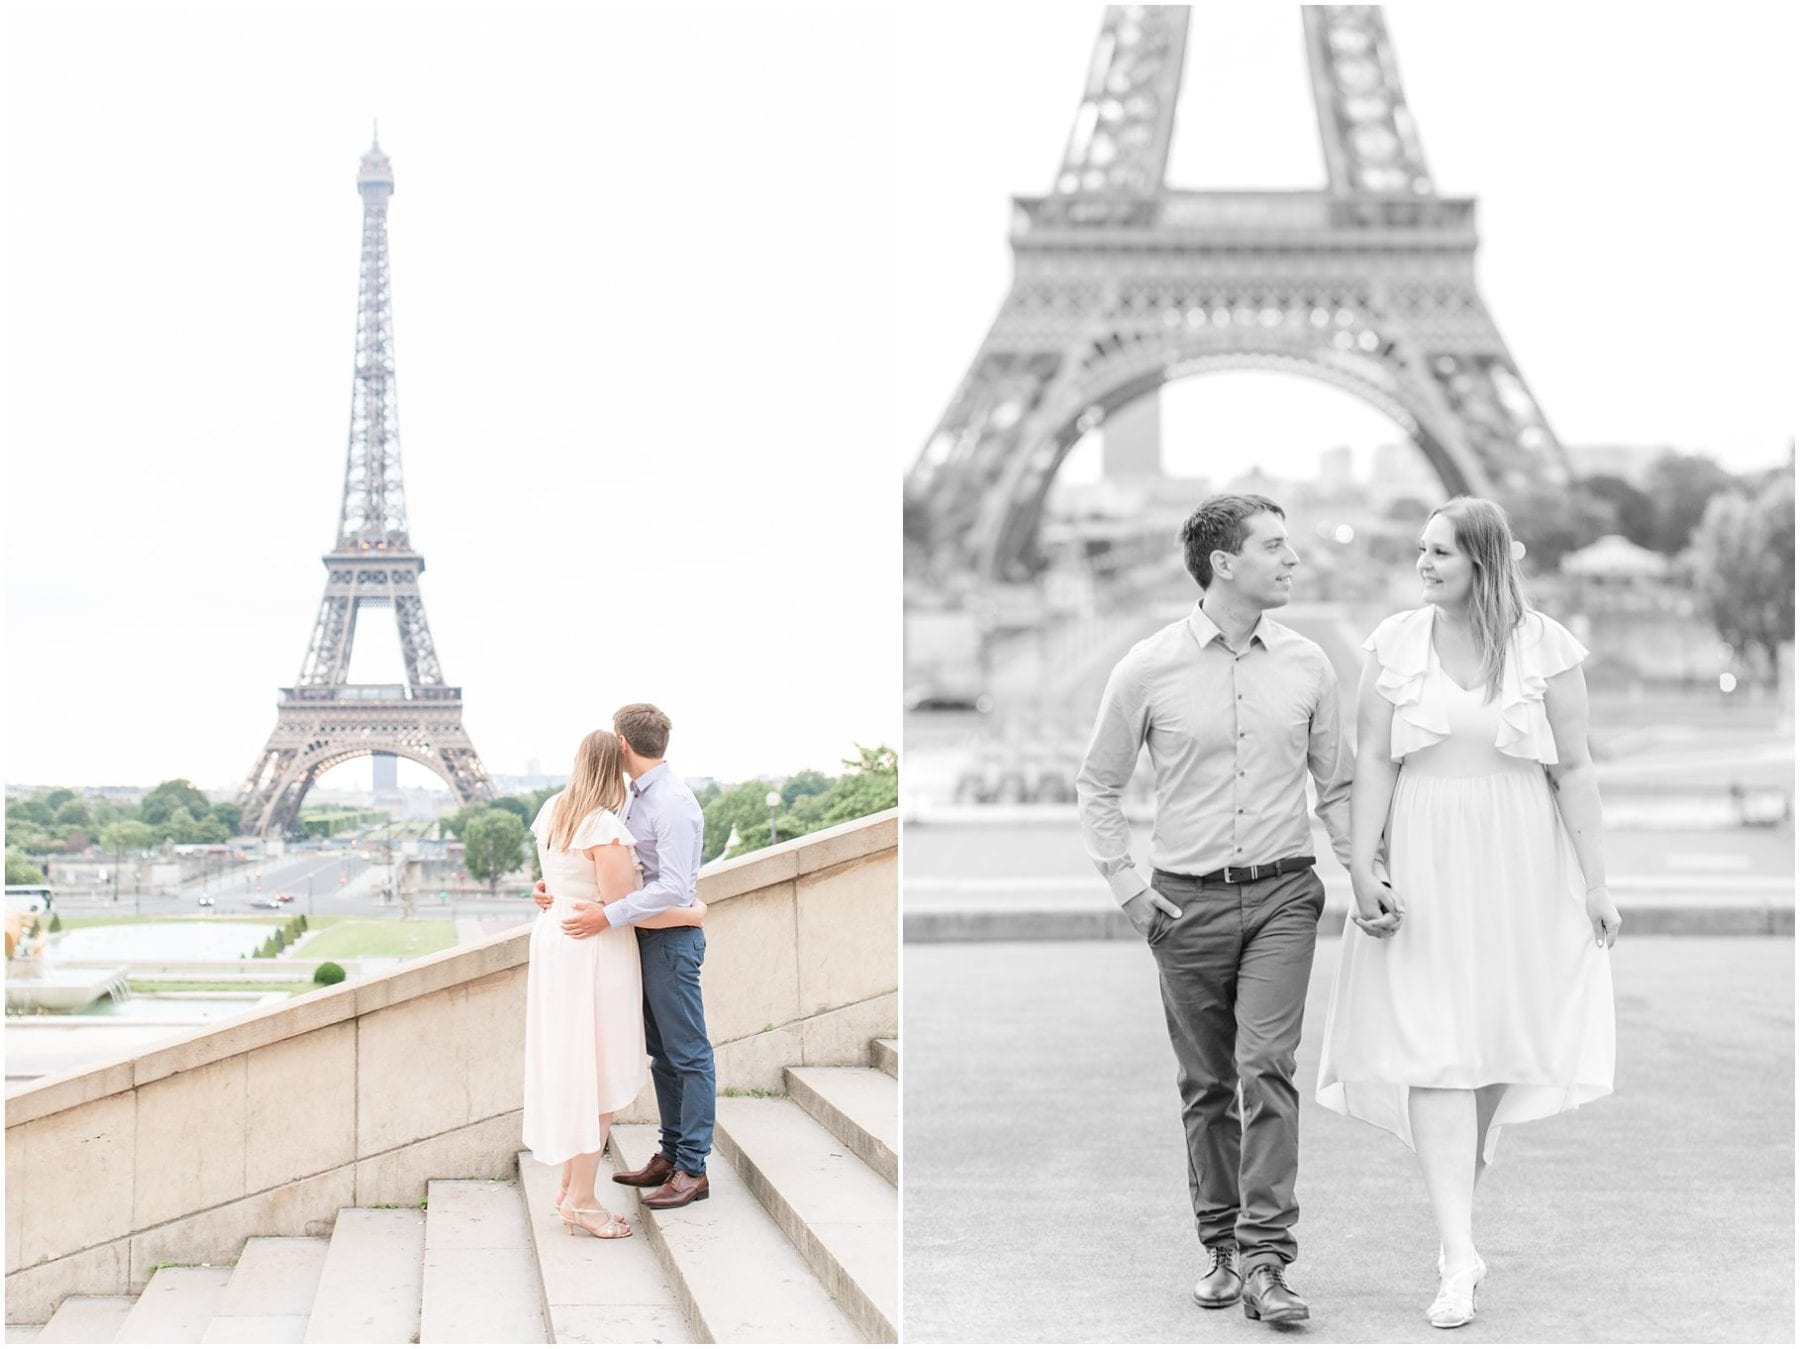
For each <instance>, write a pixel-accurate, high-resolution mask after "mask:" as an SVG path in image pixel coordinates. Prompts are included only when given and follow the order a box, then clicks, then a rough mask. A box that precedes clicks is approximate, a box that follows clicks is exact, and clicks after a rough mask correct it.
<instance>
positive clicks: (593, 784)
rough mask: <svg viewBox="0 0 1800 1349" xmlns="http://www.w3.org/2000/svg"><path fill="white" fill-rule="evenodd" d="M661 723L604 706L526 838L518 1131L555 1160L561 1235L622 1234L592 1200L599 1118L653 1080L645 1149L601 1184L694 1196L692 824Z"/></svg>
mask: <svg viewBox="0 0 1800 1349" xmlns="http://www.w3.org/2000/svg"><path fill="white" fill-rule="evenodd" d="M669 730H670V722H669V718H668V717H667V716H666V715H665V714H664V713H663V712H662V711H660V710H659V709H658V708H656V707H653V706H652V705H650V704H649V703H632V704H630V705H628V706H626V707H622V708H620V709H619V710H618V712H617V713H615V714H614V716H613V725H612V729H610V730H599V731H593V732H591V733H590V734H589V735H588V736H587V737H586V738H585V739H583V740H582V742H581V747H580V749H579V750H577V752H576V756H575V766H574V770H573V771H572V772H571V773H570V775H569V783H568V786H566V787H565V788H564V789H563V790H562V791H560V792H558V793H557V794H556V795H555V796H552V797H551V798H550V799H549V800H547V801H545V802H544V805H543V808H542V809H541V810H539V811H538V816H537V819H536V821H535V822H534V823H533V824H532V827H531V832H532V835H533V836H534V838H535V839H536V842H537V849H538V859H539V862H540V864H541V870H542V872H543V879H542V880H541V881H539V882H538V885H537V890H536V893H535V894H534V896H533V898H535V899H536V901H537V903H538V907H539V908H540V909H542V910H543V912H542V913H540V914H539V915H538V918H537V922H536V924H535V926H534V927H533V928H532V932H531V959H530V965H529V967H528V975H527V983H526V995H525V997H526V1008H525V1117H524V1127H523V1136H524V1142H525V1146H526V1147H528V1148H530V1149H531V1151H532V1154H533V1155H534V1156H535V1157H536V1158H537V1160H538V1161H540V1162H543V1163H545V1164H547V1165H550V1166H561V1168H562V1179H561V1183H560V1184H559V1185H558V1187H557V1191H556V1209H557V1214H558V1216H559V1217H561V1218H562V1220H563V1223H564V1225H565V1227H566V1228H567V1230H568V1232H569V1233H570V1234H575V1233H577V1232H585V1233H587V1234H588V1235H589V1236H595V1237H602V1238H615V1237H628V1236H630V1235H631V1226H630V1224H629V1223H628V1222H627V1221H626V1219H625V1218H624V1217H622V1216H619V1215H616V1214H613V1213H610V1212H608V1211H607V1209H606V1208H605V1206H604V1205H602V1204H601V1203H600V1202H599V1199H598V1197H597V1196H596V1194H595V1188H594V1187H595V1181H596V1179H597V1176H598V1172H599V1168H600V1159H601V1153H602V1151H603V1150H604V1149H605V1147H606V1137H607V1132H608V1130H609V1129H610V1128H611V1127H612V1120H613V1115H614V1114H615V1113H616V1112H617V1111H619V1110H622V1109H624V1108H625V1107H626V1106H628V1105H630V1104H631V1102H632V1101H634V1100H636V1099H637V1095H638V1093H639V1092H640V1091H641V1090H643V1086H644V1077H645V1066H644V1065H645V1054H646V1052H648V1054H649V1062H650V1067H649V1074H650V1076H651V1077H652V1078H653V1079H654V1080H655V1083H656V1106H657V1113H658V1115H659V1116H660V1118H661V1121H662V1138H661V1146H660V1148H659V1149H658V1151H657V1153H656V1155H655V1156H653V1157H652V1158H651V1159H650V1161H649V1164H648V1165H646V1166H645V1167H643V1168H642V1169H641V1170H638V1171H629V1172H619V1173H615V1174H614V1175H613V1180H614V1181H616V1182H618V1183H619V1184H621V1185H634V1186H638V1187H640V1188H642V1189H644V1190H645V1191H647V1193H645V1194H644V1196H643V1199H642V1200H641V1201H640V1202H642V1203H643V1205H644V1206H645V1207H647V1208H680V1207H682V1206H683V1205H686V1204H691V1203H694V1202H695V1201H697V1200H701V1199H705V1198H706V1196H707V1180H706V1158H707V1154H708V1153H709V1152H710V1151H711V1149H712V1133H713V1115H714V1110H715V1103H714V1072H713V1051H712V1042H711V1040H710V1039H708V1037H707V1034H706V1017H705V1012H704V1009H703V1007H702V1005H701V999H700V966H701V963H702V961H703V960H704V959H705V956H706V937H705V935H704V933H703V931H702V929H701V926H700V925H701V923H702V922H703V921H704V919H705V917H706V906H705V905H704V904H703V903H701V902H700V901H699V899H698V898H697V897H696V895H695V885H696V882H697V881H698V879H699V875H700V851H701V837H702V834H703V832H704V820H703V819H702V816H701V813H700V804H699V802H698V801H696V800H695V799H694V794H693V792H691V791H690V790H688V787H687V784H686V783H684V782H683V781H682V780H681V779H680V778H678V777H676V776H675V774H674V772H673V771H672V770H671V769H670V767H669V765H668V764H667V763H665V762H664V761H663V754H664V752H665V751H666V750H667V748H668V743H669Z"/></svg>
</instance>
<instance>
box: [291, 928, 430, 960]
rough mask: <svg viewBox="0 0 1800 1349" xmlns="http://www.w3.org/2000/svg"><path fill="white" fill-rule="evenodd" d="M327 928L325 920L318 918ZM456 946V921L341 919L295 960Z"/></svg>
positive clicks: (418, 951)
mask: <svg viewBox="0 0 1800 1349" xmlns="http://www.w3.org/2000/svg"><path fill="white" fill-rule="evenodd" d="M314 926H315V927H324V926H325V920H324V919H322V918H321V919H316V920H314ZM454 945H456V924H455V923H453V922H451V921H450V920H449V919H446V918H435V919H434V918H426V919H414V920H413V921H412V922H407V921H405V920H404V919H400V918H341V919H340V920H338V921H337V922H334V923H332V924H331V925H330V926H329V928H328V929H327V930H325V931H322V932H320V933H319V935H318V936H317V937H316V938H314V939H313V940H312V941H309V942H307V943H306V945H304V946H302V947H301V948H300V949H299V950H298V951H296V952H294V953H293V955H292V957H291V958H292V959H294V960H344V959H348V958H352V957H355V956H400V957H401V958H403V959H405V958H410V957H412V956H426V955H430V954H431V953H432V952H433V951H442V950H443V949H444V948H445V947H448V946H454Z"/></svg>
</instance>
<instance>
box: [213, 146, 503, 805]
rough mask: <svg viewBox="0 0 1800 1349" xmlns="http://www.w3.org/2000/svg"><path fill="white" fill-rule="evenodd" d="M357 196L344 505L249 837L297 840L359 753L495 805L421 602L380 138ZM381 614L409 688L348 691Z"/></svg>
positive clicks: (243, 797) (244, 796) (387, 184)
mask: <svg viewBox="0 0 1800 1349" xmlns="http://www.w3.org/2000/svg"><path fill="white" fill-rule="evenodd" d="M356 190H357V192H358V193H359V194H360V195H361V197H362V201H363V232H362V265H361V279H360V283H359V287H358V295H357V306H356V373H355V379H354V383H353V385H352V392H351V398H350V448H349V454H348V457H347V460H346V463H345V467H344V501H343V506H342V508H341V510H340V512H339V514H338V535H337V545H336V547H334V548H333V549H332V550H331V551H330V552H329V553H327V554H325V570H326V576H327V579H326V582H325V598H324V602H323V603H322V604H320V606H319V619H318V622H317V623H316V624H315V625H314V627H313V634H312V641H311V643H310V644H309V645H308V646H307V650H306V660H305V663H304V664H303V665H302V667H301V670H300V679H299V682H298V683H297V684H296V685H295V686H294V687H293V688H287V689H282V690H281V701H280V702H279V704H278V705H277V707H278V710H277V714H276V720H275V731H274V733H273V734H272V735H270V737H269V741H268V744H266V745H265V746H264V747H263V751H262V753H261V754H260V755H259V756H258V757H257V760H256V764H255V766H254V767H253V768H252V770H251V772H250V776H249V777H248V778H247V779H246V780H245V782H244V786H243V789H242V790H241V792H240V793H239V796H238V804H239V805H240V806H242V807H243V820H244V827H245V828H246V829H247V830H250V831H252V832H256V833H261V834H270V833H280V832H286V831H288V830H290V829H292V828H293V827H294V826H295V824H296V823H297V821H298V819H299V815H300V803H301V802H302V801H303V800H304V799H305V797H306V794H307V792H308V791H309V790H311V788H312V785H313V783H314V782H315V781H316V780H317V779H318V776H319V774H321V773H323V772H325V771H326V770H328V769H330V768H333V767H335V766H336V765H338V764H340V763H343V762H344V761H346V760H348V759H353V758H356V757H357V756H359V755H365V754H392V755H397V756H399V757H401V758H406V759H411V760H413V761H414V762H415V763H420V764H423V765H424V766H425V767H427V768H429V769H431V770H432V771H433V772H435V773H437V774H438V776H439V777H441V778H443V779H444V781H445V782H446V783H448V784H449V785H450V788H451V790H452V791H454V792H455V793H456V796H457V799H458V800H459V801H462V802H464V803H465V804H466V803H468V802H470V801H477V800H491V799H492V798H493V795H494V788H493V784H492V783H491V782H490V781H489V779H488V775H487V770H486V769H484V768H483V767H482V766H481V757H480V756H479V755H478V754H476V752H475V746H474V743H473V742H472V741H471V740H470V739H469V733H468V731H467V730H466V729H464V727H463V719H462V690H461V689H460V688H457V687H456V686H454V685H451V684H446V683H445V682H444V675H443V671H442V669H441V668H440V667H439V665H438V655H437V648H436V647H435V646H434V645H433V644H432V640H431V628H430V625H429V624H428V623H427V622H426V620H425V601H424V599H423V597H422V596H421V595H420V593H419V576H420V573H422V572H423V571H424V570H425V559H424V557H423V556H421V555H420V553H419V552H418V550H417V549H415V548H414V547H413V545H412V540H411V537H410V536H409V534H408V532H407V523H406V492H405V487H404V485H403V483H402V481H401V477H400V424H399V416H398V403H397V401H396V397H395V382H394V324H393V305H392V296H391V292H390V287H389V277H388V237H387V207H388V198H389V197H391V196H392V195H393V193H394V174H393V169H392V167H391V165H390V164H389V163H388V158H387V155H386V154H384V153H383V152H382V149H381V145H380V142H379V140H377V141H376V143H375V144H373V145H372V146H371V147H370V148H369V151H368V153H367V154H365V155H364V156H363V157H362V164H361V167H360V169H359V170H358V172H357V175H356ZM375 608H385V609H391V610H392V611H393V614H394V618H395V621H396V623H397V624H398V626H399V630H400V650H401V653H402V656H403V657H404V659H405V662H406V683H404V684H352V683H350V682H349V671H350V651H351V647H352V645H353V643H354V642H355V639H356V620H357V616H358V614H359V613H360V612H361V611H362V610H363V609H375Z"/></svg>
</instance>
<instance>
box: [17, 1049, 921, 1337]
mask: <svg viewBox="0 0 1800 1349" xmlns="http://www.w3.org/2000/svg"><path fill="white" fill-rule="evenodd" d="M870 1063H871V1066H870V1067H868V1068H789V1069H787V1070H786V1082H787V1088H788V1095H787V1096H786V1097H747V1096H724V1097H721V1098H720V1099H719V1114H718V1127H717V1132H716V1134H715V1138H714V1151H713V1155H712V1158H711V1159H710V1161H709V1163H708V1167H707V1175H708V1179H709V1181H710V1185H711V1194H710V1196H709V1197H708V1198H707V1200H706V1201H704V1202H702V1203H698V1204H690V1205H688V1206H687V1207H686V1208H682V1209H676V1210H672V1211H666V1212H661V1213H658V1212H654V1211H651V1210H646V1209H640V1208H639V1206H638V1202H637V1201H638V1192H637V1191H636V1190H630V1189H626V1188H624V1187H621V1186H616V1185H613V1184H611V1183H610V1182H609V1181H605V1180H603V1181H602V1184H601V1187H600V1202H601V1203H603V1204H605V1205H606V1206H607V1207H608V1208H610V1209H613V1210H614V1211H615V1212H620V1213H623V1214H625V1215H627V1216H628V1217H629V1218H630V1219H631V1223H632V1227H633V1229H634V1235H633V1236H632V1237H631V1238H630V1239H629V1240H624V1241H599V1240H594V1239H592V1238H589V1237H584V1236H580V1235H576V1236H570V1235H568V1234H567V1232H566V1231H565V1230H564V1228H563V1224H562V1221H561V1219H559V1218H558V1217H557V1216H556V1213H555V1211H554V1209H553V1208H552V1205H551V1200H552V1198H553V1197H554V1194H555V1190H556V1173H555V1171H554V1169H553V1168H550V1167H546V1166H541V1165H539V1164H538V1163H537V1162H535V1161H533V1160H532V1158H531V1155H530V1154H529V1153H521V1154H520V1155H519V1164H518V1175H517V1177H516V1178H514V1177H503V1178H494V1179H487V1180H434V1181H432V1182H431V1183H430V1185H429V1187H428V1194H427V1202H426V1206H425V1208H424V1209H423V1210H422V1211H421V1210H420V1209H417V1208H388V1209H343V1210H340V1211H339V1213H338V1215H337V1220H336V1223H335V1224H334V1226H333V1228H332V1233H331V1236H330V1238H329V1239H327V1238H323V1237H255V1238H252V1239H251V1240H250V1241H248V1242H246V1243H245V1245H244V1250H243V1254H242V1255H241V1256H240V1257H239V1259H238V1262H237V1264H236V1265H232V1266H212V1267H209V1266H199V1267H192V1268H188V1267H177V1266H166V1267H164V1268H161V1269H158V1270H157V1271H156V1272H155V1273H154V1274H153V1275H152V1276H151V1278H150V1281H149V1283H148V1284H147V1285H146V1286H145V1287H144V1290H143V1292H142V1293H140V1294H139V1295H138V1296H137V1297H136V1298H130V1297H81V1296H75V1297H68V1298H64V1299H63V1301H62V1303H61V1304H60V1305H59V1306H58V1307H57V1309H56V1312H55V1314H54V1315H53V1316H51V1318H50V1320H49V1321H48V1322H47V1323H45V1324H44V1325H42V1326H13V1325H9V1326H8V1327H7V1328H6V1340H7V1342H8V1343H15V1342H33V1341H35V1342H37V1343H40V1344H52V1343H60V1344H69V1343H84V1344H94V1343H121V1344H145V1343H184V1344H220V1343H227V1344H244V1343H280V1344H303V1343H304V1344H353V1343H360V1344H407V1343H414V1344H546V1343H585V1344H607V1343H613V1344H627V1343H655V1342H662V1343H688V1342H697V1343H720V1344H733V1343H790V1344H798V1343H855V1342H860V1341H873V1342H882V1343H896V1342H898V1340H899V1318H900V1300H899V1258H900V1204H899V1191H898V1182H899V1100H900V1097H899V1082H898V1077H899V1070H900V1053H899V1046H898V1044H897V1043H896V1042H894V1041H892V1040H877V1041H874V1042H873V1043H872V1044H871V1046H870ZM655 1149H656V1129H655V1128H654V1126H649V1125H627V1126H622V1127H620V1128H617V1129H615V1130H614V1131H613V1135H612V1139H611V1142H610V1143H609V1145H608V1151H609V1154H610V1155H609V1157H608V1158H607V1161H606V1162H605V1163H603V1164H602V1166H601V1175H602V1177H605V1176H606V1175H608V1174H610V1173H611V1172H612V1171H614V1170H618V1169H629V1168H633V1167H637V1166H641V1165H643V1164H644V1162H646V1161H647V1160H648V1159H649V1157H650V1155H651V1153H652V1152H654V1151H655Z"/></svg>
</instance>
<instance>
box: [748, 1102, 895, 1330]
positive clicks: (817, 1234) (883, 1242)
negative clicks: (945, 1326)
mask: <svg viewBox="0 0 1800 1349" xmlns="http://www.w3.org/2000/svg"><path fill="white" fill-rule="evenodd" d="M714 1148H715V1152H714V1155H715V1156H722V1157H724V1159H725V1160H726V1161H727V1162H729V1163H730V1164H731V1165H732V1167H734V1168H735V1169H736V1171H737V1173H738V1175H740V1176H741V1177H743V1179H744V1182H745V1184H746V1185H748V1186H749V1187H750V1190H751V1192H752V1193H753V1194H755V1195H756V1197H757V1198H758V1199H760V1200H761V1201H762V1204H763V1207H764V1208H766V1209H767V1210H768V1211H769V1213H770V1215H771V1216H772V1217H773V1218H774V1219H775V1221H776V1223H777V1224H778V1225H779V1226H780V1227H781V1230H782V1231H783V1232H785V1233H786V1234H787V1237H788V1240H790V1241H792V1242H793V1243H794V1245H795V1246H796V1247H797V1248H798V1249H799V1251H800V1253H801V1254H802V1255H803V1256H805V1257H806V1262H807V1264H809V1265H811V1266H812V1269H813V1272H814V1273H815V1274H817V1275H818V1276H819V1278H820V1279H821V1280H823V1281H824V1284H825V1286H826V1288H828V1289H829V1290H830V1291H831V1295H832V1297H833V1298H834V1299H835V1300H836V1301H837V1304H838V1306H840V1307H842V1308H843V1309H844V1310H845V1312H847V1313H848V1314H849V1316H850V1319H851V1321H853V1322H854V1323H855V1324H856V1326H857V1328H858V1329H859V1330H861V1331H862V1333H863V1334H864V1335H865V1336H867V1337H868V1338H869V1339H870V1340H874V1341H877V1342H880V1343H895V1342H897V1340H898V1327H899V1323H900V1296H899V1292H900V1290H899V1275H900V1271H899V1259H900V1195H899V1192H898V1191H897V1190H896V1189H895V1188H894V1186H892V1185H890V1184H888V1183H887V1181H885V1180H883V1179H882V1178H881V1177H880V1176H879V1175H877V1174H876V1173H875V1172H874V1171H873V1170H871V1169H870V1168H869V1167H868V1166H865V1165H864V1164H863V1162H862V1161H861V1159H859V1158H858V1157H856V1156H855V1155H854V1154H852V1153H851V1152H850V1150H849V1149H848V1148H846V1147H845V1146H844V1145H843V1144H842V1143H840V1142H839V1141H838V1140H837V1139H836V1138H835V1137H833V1136H832V1134H831V1132H830V1131H829V1130H828V1129H826V1128H825V1126H824V1125H822V1124H820V1123H819V1122H818V1121H817V1120H815V1119H813V1118H812V1116H810V1115H808V1114H807V1113H806V1111H804V1110H802V1109H801V1108H800V1107H799V1106H797V1105H795V1104H794V1103H793V1102H792V1101H783V1100H758V1099H755V1098H752V1097H738V1096H732V1097H721V1098H720V1100H719V1117H718V1128H717V1131H716V1133H715V1134H714Z"/></svg>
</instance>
